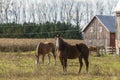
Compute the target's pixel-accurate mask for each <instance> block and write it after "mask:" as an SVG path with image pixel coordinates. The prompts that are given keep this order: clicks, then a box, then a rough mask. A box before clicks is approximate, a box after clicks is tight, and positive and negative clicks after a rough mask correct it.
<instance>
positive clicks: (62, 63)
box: [60, 57, 65, 72]
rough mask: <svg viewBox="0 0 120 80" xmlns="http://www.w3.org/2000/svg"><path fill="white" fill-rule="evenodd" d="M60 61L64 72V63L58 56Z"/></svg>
mask: <svg viewBox="0 0 120 80" xmlns="http://www.w3.org/2000/svg"><path fill="white" fill-rule="evenodd" d="M60 62H61V65H62V67H63V72H65V64H64V59H63V58H61V57H60Z"/></svg>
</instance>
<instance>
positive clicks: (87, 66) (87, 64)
mask: <svg viewBox="0 0 120 80" xmlns="http://www.w3.org/2000/svg"><path fill="white" fill-rule="evenodd" d="M84 61H85V65H86V72H87V73H88V68H89V61H88V58H84Z"/></svg>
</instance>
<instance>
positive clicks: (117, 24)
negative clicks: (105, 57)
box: [115, 0, 120, 55]
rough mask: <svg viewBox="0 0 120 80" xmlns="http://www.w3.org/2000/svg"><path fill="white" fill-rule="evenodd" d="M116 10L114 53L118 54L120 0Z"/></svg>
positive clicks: (119, 44) (119, 43) (119, 49)
mask: <svg viewBox="0 0 120 80" xmlns="http://www.w3.org/2000/svg"><path fill="white" fill-rule="evenodd" d="M115 12H116V53H117V54H119V55H120V0H119V2H118V4H117V6H116V7H115Z"/></svg>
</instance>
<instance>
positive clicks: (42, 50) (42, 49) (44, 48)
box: [35, 42, 56, 64]
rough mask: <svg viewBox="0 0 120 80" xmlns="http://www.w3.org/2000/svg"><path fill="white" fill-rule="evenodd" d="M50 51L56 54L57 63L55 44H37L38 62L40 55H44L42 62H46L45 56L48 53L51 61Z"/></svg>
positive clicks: (37, 61)
mask: <svg viewBox="0 0 120 80" xmlns="http://www.w3.org/2000/svg"><path fill="white" fill-rule="evenodd" d="M50 53H53V56H54V59H55V64H56V56H55V45H54V44H53V43H48V42H46V43H42V42H40V43H39V44H38V45H37V48H36V54H35V56H36V62H35V63H36V64H38V63H39V56H40V55H42V62H43V64H44V56H45V55H46V54H48V58H49V63H50Z"/></svg>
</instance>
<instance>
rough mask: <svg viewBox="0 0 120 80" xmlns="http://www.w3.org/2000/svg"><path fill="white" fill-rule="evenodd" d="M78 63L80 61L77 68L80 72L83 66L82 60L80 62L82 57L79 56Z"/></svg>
mask: <svg viewBox="0 0 120 80" xmlns="http://www.w3.org/2000/svg"><path fill="white" fill-rule="evenodd" d="M79 63H80V68H79V72H78V73H80V72H81V69H82V66H83V62H82V57H79Z"/></svg>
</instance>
